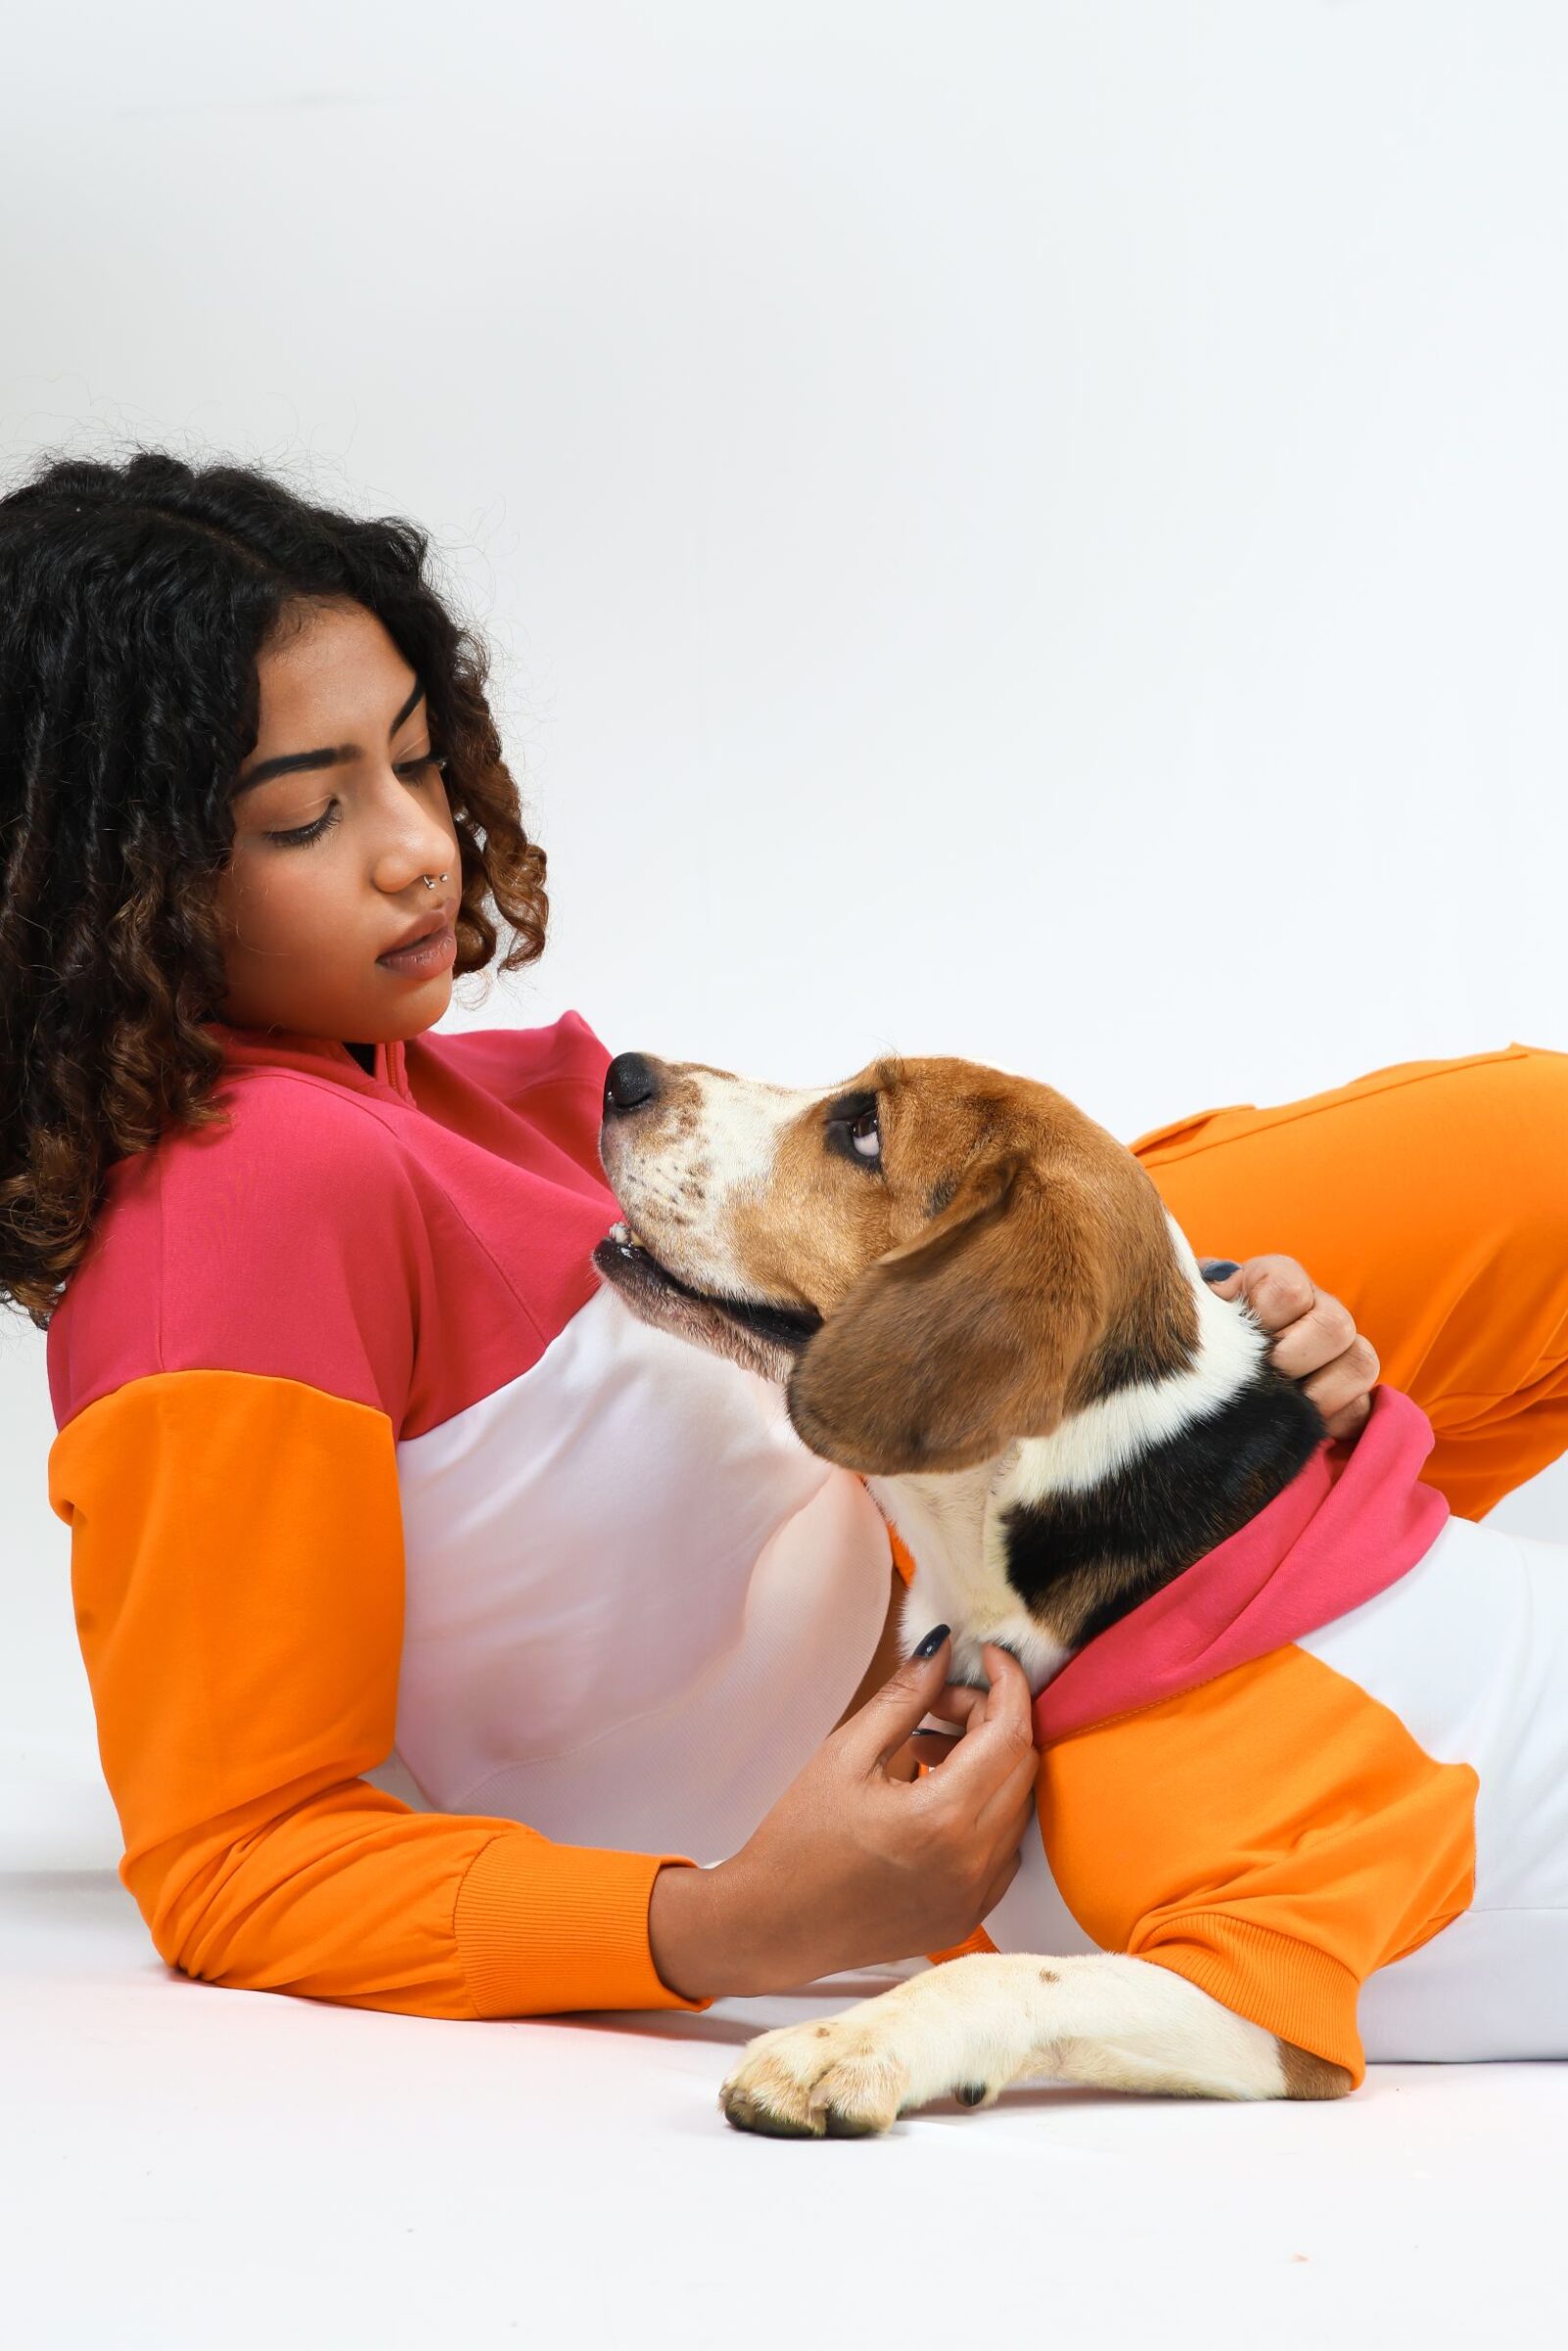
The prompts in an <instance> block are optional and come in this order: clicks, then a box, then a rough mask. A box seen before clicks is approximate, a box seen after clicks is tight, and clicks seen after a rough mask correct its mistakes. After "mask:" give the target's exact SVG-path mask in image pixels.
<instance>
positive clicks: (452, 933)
mask: <svg viewBox="0 0 1568 2351" xmlns="http://www.w3.org/2000/svg"><path fill="white" fill-rule="evenodd" d="M457 952H458V934H457V931H456V929H455V928H454V926H453V925H452V924H451V923H450V922H448V923H444V924H443V925H442V927H441V929H440V930H438V931H432V932H431V933H430V936H429V937H428V938H427V939H416V940H415V942H414V945H413V946H412V947H399V948H394V949H393V950H392V952H391V953H390V954H389V955H377V956H376V958H375V959H376V961H377V962H378V963H379V964H380V966H381V969H382V970H383V971H398V972H404V973H406V974H407V975H408V976H409V977H410V978H412V979H420V980H422V979H428V977H429V976H430V974H431V972H433V971H445V970H446V969H447V968H448V967H449V965H450V964H451V963H453V962H454V961H455V959H456V957H457Z"/></svg>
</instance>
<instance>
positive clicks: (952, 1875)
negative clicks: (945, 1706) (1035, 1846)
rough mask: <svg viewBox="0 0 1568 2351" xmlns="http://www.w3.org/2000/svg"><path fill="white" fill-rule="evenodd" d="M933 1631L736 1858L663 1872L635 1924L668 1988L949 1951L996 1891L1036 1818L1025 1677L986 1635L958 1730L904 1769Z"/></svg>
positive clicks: (761, 1988)
mask: <svg viewBox="0 0 1568 2351" xmlns="http://www.w3.org/2000/svg"><path fill="white" fill-rule="evenodd" d="M937 1630H938V1631H939V1632H940V1633H941V1635H942V1637H943V1638H942V1639H941V1641H939V1642H938V1643H937V1645H936V1647H935V1649H934V1650H933V1651H932V1653H931V1654H930V1655H929V1656H926V1657H922V1656H921V1655H920V1653H919V1650H918V1649H917V1650H916V1652H915V1654H914V1655H913V1656H912V1657H910V1658H908V1659H907V1660H906V1662H905V1663H904V1664H903V1665H902V1666H901V1667H900V1668H899V1670H898V1672H897V1673H896V1674H895V1675H894V1676H893V1677H892V1679H891V1681H889V1682H886V1683H885V1684H884V1685H883V1687H882V1688H881V1690H878V1691H877V1692H876V1694H875V1696H873V1697H872V1698H871V1699H869V1700H868V1702H867V1703H866V1704H865V1705H864V1706H862V1707H861V1708H860V1710H859V1712H858V1714H853V1715H851V1717H850V1719H849V1721H848V1722H846V1723H843V1724H841V1725H840V1727H839V1728H838V1730H836V1731H835V1732H834V1733H833V1735H832V1737H831V1738H829V1739H825V1740H824V1741H823V1743H822V1745H821V1746H820V1747H819V1748H818V1749H817V1751H816V1753H815V1755H813V1756H812V1758H811V1760H810V1762H809V1764H808V1765H807V1767H806V1769H805V1770H804V1771H803V1772H802V1773H801V1775H800V1777H799V1778H798V1779H797V1780H796V1781H794V1782H793V1784H792V1785H791V1786H790V1787H789V1788H786V1789H785V1791H784V1793H783V1795H782V1796H780V1798H779V1800H778V1802H777V1803H776V1804H775V1805H774V1807H773V1809H772V1811H771V1812H770V1813H768V1815H767V1817H766V1818H765V1820H763V1821H762V1823H761V1825H760V1828H759V1829H758V1830H757V1832H756V1834H755V1835H754V1836H753V1837H752V1838H751V1839H750V1841H749V1842H748V1843H747V1844H745V1845H743V1846H742V1848H741V1850H740V1851H739V1852H738V1853H737V1854H736V1855H735V1856H734V1858H733V1860H730V1861H724V1862H720V1864H719V1865H718V1867H717V1868H716V1869H710V1870H697V1869H669V1868H666V1869H662V1870H661V1871H660V1873H659V1875H658V1877H657V1878H656V1879H655V1880H654V1890H653V1897H652V1899H651V1901H650V1903H649V1906H648V1934H649V1942H650V1945H651V1948H652V1951H653V1960H654V1965H655V1967H656V1968H657V1969H658V1971H659V1974H660V1976H661V1978H662V1981H663V1982H664V1983H665V1984H668V1986H669V1988H670V1990H671V1991H673V1992H678V1993H679V1994H680V1996H681V1997H682V1998H683V1999H687V2000H702V1999H716V1998H720V1997H722V1996H723V1995H724V1994H726V1993H743V1992H767V1991H782V1990H787V1989H788V1988H789V1986H790V1985H792V1984H809V1983H812V1982H814V1981H815V1979H816V1978H817V1977H818V1976H828V1975H836V1974H838V1973H840V1972H841V1971H843V1970H845V1969H851V1968H862V1967H875V1966H876V1965H878V1964H879V1963H880V1962H885V1961H888V1960H893V1959H909V1958H913V1957H915V1956H916V1955H917V1954H919V1953H922V1952H926V1951H941V1950H946V1949H947V1948H949V1947H950V1946H951V1945H952V1944H954V1943H958V1942H962V1941H963V1940H964V1939H965V1938H966V1937H967V1936H968V1935H971V1934H972V1933H973V1932H974V1930H975V1928H976V1927H978V1926H979V1924H980V1922H981V1920H982V1919H983V1918H984V1917H985V1916H986V1913H987V1912H988V1911H989V1910H991V1909H993V1908H994V1907H995V1905H996V1904H997V1903H998V1902H999V1901H1000V1900H1001V1898H1002V1896H1003V1894H1004V1893H1005V1891H1006V1889H1007V1887H1008V1886H1010V1885H1011V1883H1012V1879H1013V1876H1014V1873H1015V1872H1016V1870H1017V1867H1018V1847H1019V1845H1020V1843H1021V1842H1022V1839H1023V1836H1024V1832H1025V1831H1026V1829H1027V1828H1028V1827H1029V1824H1030V1822H1031V1820H1032V1819H1033V1817H1034V1802H1035V1772H1036V1768H1037V1766H1038V1763H1039V1757H1038V1756H1037V1754H1036V1753H1035V1746H1034V1719H1033V1713H1032V1709H1031V1704H1030V1697H1029V1685H1028V1683H1027V1681H1026V1680H1025V1679H1024V1674H1023V1669H1022V1667H1021V1666H1020V1665H1019V1663H1018V1661H1017V1659H1016V1658H1015V1657H1013V1656H1012V1655H1011V1654H1010V1653H1009V1652H1008V1651H1007V1650H1005V1649H999V1648H994V1647H990V1646H988V1647H987V1648H986V1649H985V1650H984V1652H983V1654H984V1657H985V1664H986V1671H987V1673H988V1674H989V1675H990V1677H991V1687H990V1689H989V1690H986V1691H984V1692H975V1691H970V1692H966V1693H965V1697H966V1704H965V1707H964V1716H965V1722H964V1731H963V1736H962V1737H961V1739H955V1740H953V1741H951V1742H950V1743H949V1747H948V1749H947V1751H946V1753H945V1754H944V1756H943V1759H942V1762H941V1765H940V1768H939V1769H937V1770H935V1771H932V1772H929V1773H927V1774H925V1775H924V1776H923V1777H920V1778H917V1779H909V1778H907V1777H906V1776H905V1774H906V1773H907V1769H908V1766H907V1762H901V1750H902V1749H904V1748H905V1747H906V1744H907V1741H908V1739H910V1736H911V1734H912V1733H913V1731H914V1729H915V1726H916V1725H917V1724H918V1723H919V1722H920V1720H921V1719H922V1717H923V1716H924V1715H926V1714H927V1713H928V1712H930V1711H931V1709H932V1707H933V1705H934V1704H935V1703H936V1702H937V1701H938V1700H939V1699H941V1698H942V1695H943V1690H944V1686H945V1683H946V1677H947V1668H948V1663H949V1657H950V1653H951V1651H950V1643H949V1641H948V1637H947V1636H948V1629H947V1627H946V1626H945V1625H943V1626H939V1627H938V1628H937ZM930 1638H931V1636H930V1635H929V1634H928V1635H927V1636H926V1641H922V1642H921V1643H920V1648H922V1649H923V1648H924V1647H925V1646H926V1645H927V1642H928V1641H930Z"/></svg>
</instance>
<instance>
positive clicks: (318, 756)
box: [228, 678, 424, 800]
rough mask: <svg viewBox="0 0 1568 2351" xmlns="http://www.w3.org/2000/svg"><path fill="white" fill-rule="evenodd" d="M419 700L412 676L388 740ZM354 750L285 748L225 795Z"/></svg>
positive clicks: (330, 762) (345, 746) (352, 746)
mask: <svg viewBox="0 0 1568 2351" xmlns="http://www.w3.org/2000/svg"><path fill="white" fill-rule="evenodd" d="M423 699H424V688H423V686H422V685H421V684H420V682H419V680H418V679H417V678H416V679H415V681H414V692H413V693H412V694H411V695H410V696H409V699H408V701H407V702H406V703H405V704H404V706H403V708H402V710H399V712H398V714H397V716H396V717H395V718H394V719H393V721H392V723H391V725H390V726H389V727H388V728H387V730H386V737H387V741H388V742H389V743H390V742H391V740H392V738H393V736H394V735H395V734H396V733H397V731H398V728H399V727H400V726H401V725H402V724H403V722H404V720H405V719H406V718H412V717H413V715H414V713H415V711H416V710H417V709H418V707H419V704H420V703H421V702H422V701H423ZM358 752H359V745H358V744H357V743H340V744H339V745H338V746H337V748H336V749H335V750H333V749H332V748H330V747H325V748H323V749H322V750H320V751H286V752H284V753H283V755H282V757H281V758H280V759H264V760H263V761H262V763H261V765H260V766H259V767H252V768H250V769H249V770H248V771H247V773H245V774H244V775H242V776H241V777H240V779H239V781H238V782H237V783H236V784H235V786H234V789H233V790H232V792H230V794H229V796H228V797H229V799H230V800H238V798H239V796H240V794H241V793H242V792H248V791H249V790H250V788H251V786H252V785H253V784H265V783H267V782H268V781H269V779H270V777H272V776H274V775H297V774H299V773H300V772H301V771H302V770H303V769H305V768H307V767H336V766H337V765H338V764H339V763H340V762H341V761H342V760H344V759H354V758H355V757H356V756H357V755H358Z"/></svg>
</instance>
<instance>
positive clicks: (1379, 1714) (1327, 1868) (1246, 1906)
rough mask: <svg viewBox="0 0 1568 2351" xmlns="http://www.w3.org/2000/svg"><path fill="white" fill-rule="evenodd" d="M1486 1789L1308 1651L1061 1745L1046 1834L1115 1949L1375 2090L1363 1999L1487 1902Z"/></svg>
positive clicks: (1074, 1900)
mask: <svg viewBox="0 0 1568 2351" xmlns="http://www.w3.org/2000/svg"><path fill="white" fill-rule="evenodd" d="M1476 1789H1477V1780H1476V1774H1475V1773H1474V1771H1473V1770H1472V1769H1471V1768H1470V1766H1469V1765H1468V1764H1457V1763H1455V1764H1448V1763H1438V1762H1435V1761H1434V1760H1433V1758H1432V1757H1431V1756H1430V1755H1428V1754H1427V1753H1426V1752H1425V1751H1424V1749H1423V1748H1421V1747H1420V1746H1418V1745H1417V1743H1416V1741H1415V1739H1413V1738H1412V1737H1411V1735H1410V1733H1409V1731H1408V1730H1407V1729H1406V1728H1405V1726H1404V1724H1403V1723H1402V1722H1401V1721H1400V1720H1399V1718H1398V1717H1397V1715H1395V1714H1393V1713H1391V1712H1390V1710H1389V1709H1388V1708H1387V1707H1386V1706H1383V1705H1380V1704H1379V1703H1378V1701H1377V1700H1376V1699H1375V1698H1372V1697H1369V1696H1368V1694H1367V1693H1366V1691H1365V1690H1362V1689H1361V1688H1360V1687H1359V1685H1358V1684H1356V1683H1354V1682H1352V1681H1349V1680H1348V1679H1347V1678H1346V1677H1344V1676H1342V1675H1340V1674H1338V1673H1336V1672H1335V1670H1334V1669H1333V1667H1332V1666H1328V1665H1325V1664H1324V1663H1322V1661H1321V1660H1320V1659H1318V1658H1316V1657H1313V1656H1311V1655H1310V1654H1309V1653H1308V1652H1307V1651H1306V1650H1304V1649H1300V1648H1297V1647H1295V1646H1294V1645H1293V1646H1287V1647H1284V1648H1280V1649H1276V1650H1274V1651H1272V1652H1271V1653H1270V1654H1269V1655H1268V1656H1265V1657H1260V1658H1258V1659H1257V1660H1255V1662H1254V1663H1252V1664H1250V1665H1243V1666H1238V1667H1236V1668H1235V1669H1234V1671H1232V1672H1231V1673H1228V1674H1224V1675H1222V1676H1220V1677H1219V1679H1218V1680H1216V1681H1214V1682H1210V1683H1207V1684H1205V1685H1203V1686H1202V1687H1201V1688H1199V1689H1197V1690H1189V1691H1187V1692H1186V1693H1185V1694H1183V1695H1182V1696H1180V1697H1174V1698H1170V1699H1167V1700H1165V1701H1164V1702H1163V1703H1161V1704H1159V1705H1154V1706H1149V1707H1146V1708H1144V1709H1143V1710H1142V1711H1141V1712H1139V1713H1136V1714H1131V1715H1124V1716H1121V1717H1119V1718H1116V1719H1114V1720H1112V1721H1109V1722H1106V1723H1103V1724H1101V1725H1099V1726H1097V1727H1096V1728H1094V1729H1092V1730H1088V1731H1082V1732H1077V1733H1075V1734H1073V1735H1072V1736H1071V1737H1069V1738H1066V1739H1061V1740H1060V1741H1058V1742H1057V1743H1056V1744H1055V1745H1054V1746H1052V1747H1049V1748H1048V1749H1047V1750H1046V1751H1045V1753H1044V1754H1043V1755H1042V1757H1041V1772H1040V1783H1039V1794H1040V1821H1041V1830H1042V1834H1043V1836H1044V1838H1045V1844H1046V1851H1047V1854H1048V1856H1049V1858H1050V1862H1051V1867H1052V1871H1053V1874H1054V1877H1055V1880H1056V1884H1057V1886H1059V1888H1060V1890H1061V1894H1062V1897H1063V1899H1064V1900H1065V1902H1066V1903H1067V1906H1068V1908H1069V1909H1070V1910H1071V1911H1072V1913H1073V1916H1074V1917H1075V1918H1076V1919H1077V1920H1078V1922H1079V1924H1080V1925H1081V1926H1082V1927H1084V1928H1085V1930H1086V1931H1087V1932H1088V1933H1089V1934H1090V1935H1093V1937H1094V1939H1095V1940H1096V1942H1098V1943H1099V1944H1100V1946H1101V1948H1102V1949H1103V1950H1108V1951H1128V1952H1131V1953H1132V1954H1133V1955H1134V1956H1135V1957H1137V1958H1141V1959H1149V1960H1152V1961H1155V1962H1157V1963H1158V1964H1159V1965H1160V1966H1162V1967H1168V1968H1170V1969H1172V1970H1173V1971H1174V1972H1175V1973H1176V1974H1177V1975H1180V1976H1186V1977H1187V1978H1188V1979H1189V1980H1190V1982H1192V1983H1194V1984H1197V1985H1198V1986H1199V1988H1200V1989H1201V1990H1202V1991H1206V1992H1208V1993H1210V1994H1211V1995H1212V1997H1213V1998H1215V1999H1216V2000H1220V2001H1223V2003H1224V2004H1225V2006H1226V2007H1227V2008H1230V2009H1232V2010H1234V2011H1235V2013H1236V2014H1237V2015H1238V2016H1244V2017H1249V2018H1250V2019H1251V2021H1252V2022H1253V2024H1256V2025H1261V2026H1262V2027H1263V2028H1264V2029H1265V2030H1266V2031H1267V2032H1270V2033H1278V2034H1279V2036H1280V2037H1281V2039H1283V2040H1288V2041H1294V2042H1295V2043H1296V2044H1297V2046H1298V2047H1299V2048H1303V2049H1309V2050H1311V2052H1312V2053H1313V2054H1314V2055H1315V2056H1318V2057H1324V2058H1328V2059H1329V2060H1330V2061H1331V2062H1332V2063H1334V2064H1335V2065H1342V2066H1344V2067H1346V2068H1347V2070H1348V2072H1349V2074H1350V2076H1351V2078H1352V2080H1353V2081H1355V2082H1359V2081H1360V2080H1361V2078H1362V2075H1363V2074H1364V2073H1365V2070H1366V2060H1365V2056H1364V2053H1363V2051H1362V2047H1361V2040H1360V2034H1359V2032H1358V2029H1357V2024H1356V2005H1357V2001H1358V1998H1359V1994H1360V1989H1361V1985H1362V1984H1363V1983H1364V1982H1365V1981H1366V1979H1367V1977H1368V1976H1370V1975H1372V1974H1373V1973H1374V1972H1375V1970H1376V1969H1378V1968H1380V1967H1386V1966H1387V1965H1388V1964H1389V1963H1390V1961H1392V1960H1395V1959H1400V1958H1402V1957H1404V1955H1405V1954H1406V1953H1407V1952H1410V1951H1413V1950H1416V1949H1417V1948H1419V1946H1420V1945H1421V1944H1422V1943H1423V1942H1426V1941H1428V1940H1430V1938H1431V1937H1432V1936H1433V1935H1436V1934H1437V1933H1439V1931H1440V1930H1441V1929H1442V1928H1443V1927H1445V1926H1446V1924H1447V1923H1448V1921H1449V1920H1450V1919H1453V1918H1455V1917H1456V1916H1457V1915H1458V1913H1459V1912H1460V1911H1462V1910H1463V1909H1464V1908H1465V1906H1466V1905H1467V1903H1468V1902H1469V1900H1470V1896H1471V1893H1472V1890H1473V1887H1474V1881H1475V1802H1476Z"/></svg>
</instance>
